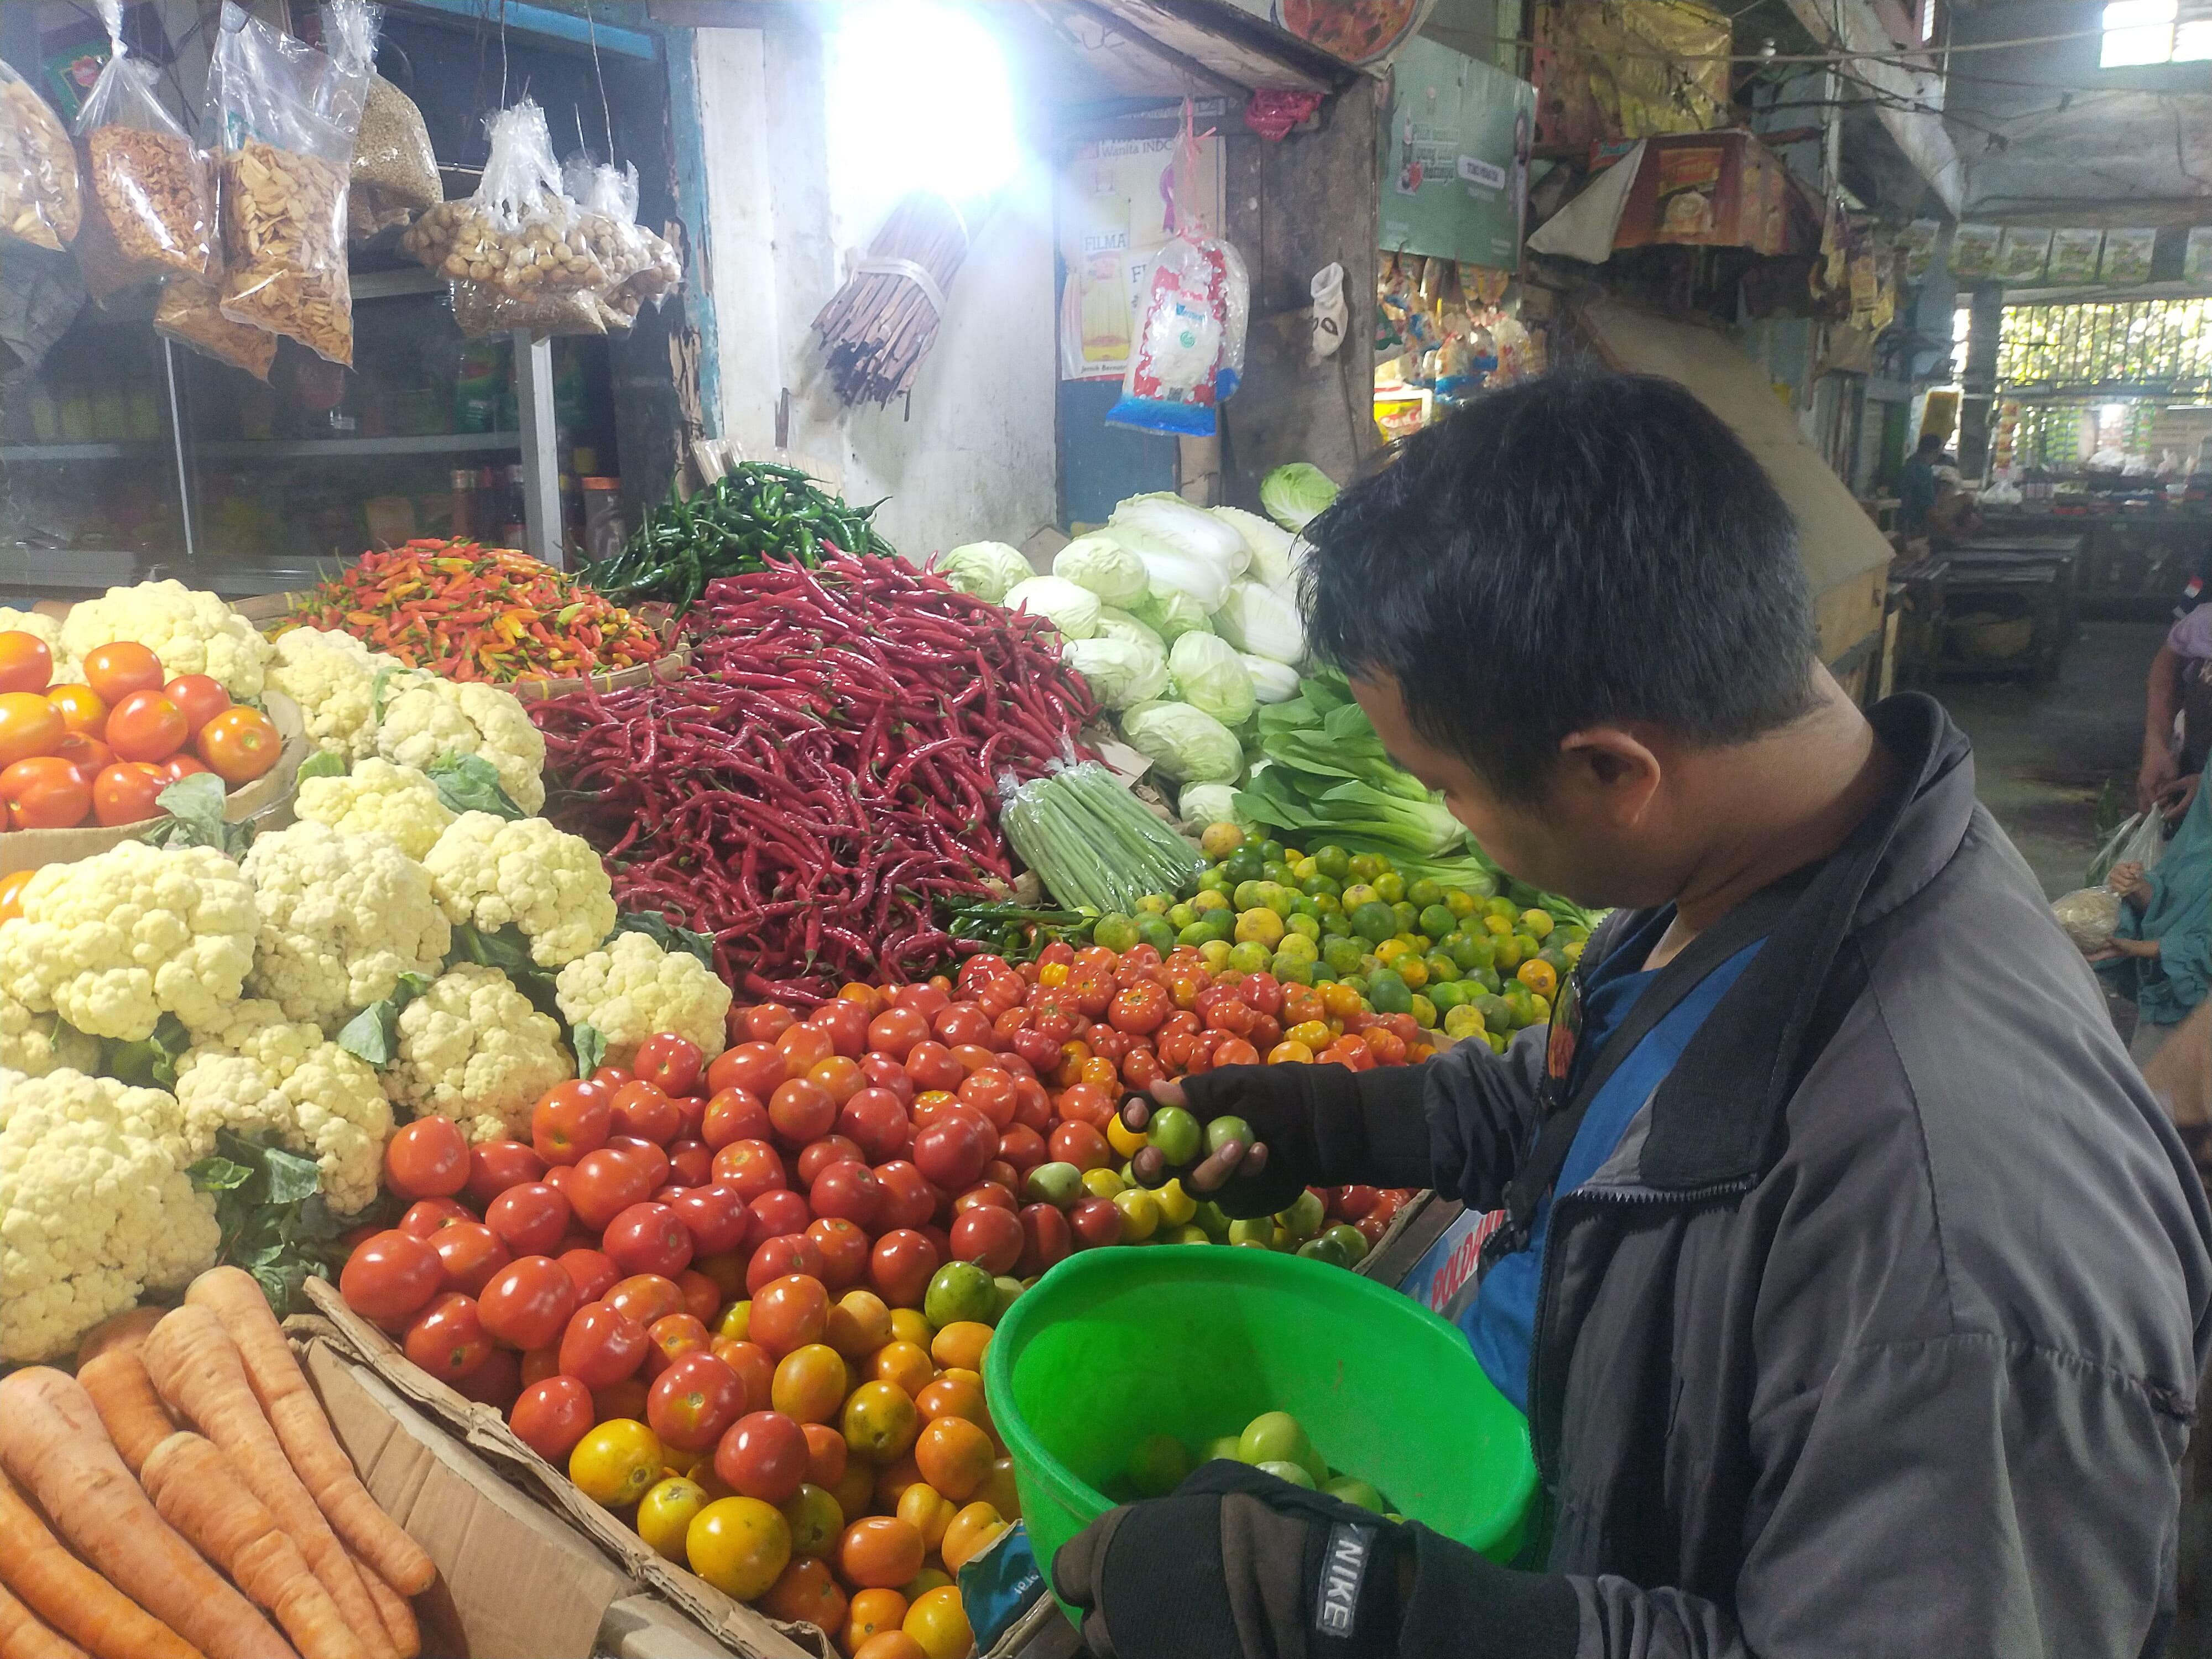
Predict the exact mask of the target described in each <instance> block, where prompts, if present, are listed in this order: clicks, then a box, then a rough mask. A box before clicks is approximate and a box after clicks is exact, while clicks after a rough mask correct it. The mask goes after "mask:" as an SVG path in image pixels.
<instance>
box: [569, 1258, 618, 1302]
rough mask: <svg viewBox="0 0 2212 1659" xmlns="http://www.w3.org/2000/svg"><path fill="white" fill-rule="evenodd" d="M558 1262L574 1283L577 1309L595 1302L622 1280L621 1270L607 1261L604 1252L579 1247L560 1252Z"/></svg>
mask: <svg viewBox="0 0 2212 1659" xmlns="http://www.w3.org/2000/svg"><path fill="white" fill-rule="evenodd" d="M558 1260H559V1261H560V1263H561V1270H562V1272H563V1273H567V1274H568V1277H569V1278H570V1279H574V1281H575V1285H576V1304H577V1306H579V1307H581V1306H583V1305H584V1304H586V1303H587V1302H597V1301H598V1300H599V1298H600V1297H603V1296H605V1295H606V1294H607V1292H609V1291H611V1290H613V1289H614V1287H615V1286H616V1285H617V1284H619V1283H620V1282H621V1280H622V1270H621V1269H620V1268H619V1267H616V1266H615V1264H614V1263H613V1262H612V1261H609V1260H608V1259H607V1255H606V1253H605V1251H604V1250H594V1249H588V1248H585V1247H581V1246H580V1247H578V1248H577V1249H572V1250H563V1251H562V1252H561V1255H560V1256H559V1258H558Z"/></svg>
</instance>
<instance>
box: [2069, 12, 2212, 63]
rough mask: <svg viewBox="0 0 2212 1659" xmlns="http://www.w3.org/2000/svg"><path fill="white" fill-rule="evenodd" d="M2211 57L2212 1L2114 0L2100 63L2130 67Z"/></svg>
mask: <svg viewBox="0 0 2212 1659" xmlns="http://www.w3.org/2000/svg"><path fill="white" fill-rule="evenodd" d="M2204 58H2212V0H2112V3H2111V4H2110V5H2108V6H2106V8H2105V15H2104V41H2103V50H2102V52H2100V54H2099V56H2098V59H2097V61H2098V64H2099V66H2100V68H2104V69H2128V68H2132V67H2134V66H2136V65H2137V64H2182V63H2191V62H2195V61H2198V60H2202V59H2204Z"/></svg>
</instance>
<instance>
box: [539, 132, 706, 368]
mask: <svg viewBox="0 0 2212 1659" xmlns="http://www.w3.org/2000/svg"><path fill="white" fill-rule="evenodd" d="M561 178H562V184H563V185H565V187H566V188H567V190H568V194H569V195H570V196H571V197H574V199H575V200H576V202H577V203H578V204H580V206H581V207H582V209H583V210H584V211H585V212H586V214H588V215H591V216H594V217H596V218H599V219H604V220H605V222H606V224H607V225H608V227H609V234H610V238H611V245H612V247H613V249H614V252H613V253H612V254H611V256H610V258H608V260H607V261H606V264H607V281H606V283H605V286H603V287H602V288H600V289H599V291H598V299H599V303H600V305H601V307H602V309H603V311H604V313H605V323H606V325H607V326H608V327H609V328H611V329H622V328H628V327H629V325H631V324H632V323H634V322H635V321H636V320H637V313H638V312H639V311H640V309H641V308H642V307H643V306H644V304H645V302H646V301H648V300H649V301H652V302H653V304H655V305H658V304H659V303H660V301H663V300H665V299H666V298H667V297H668V295H671V294H673V293H674V292H675V291H676V290H677V289H679V288H681V287H682V286H683V285H684V268H683V266H682V264H680V263H679V262H678V259H677V257H676V250H675V248H673V247H672V246H670V245H669V242H668V240H667V239H666V238H665V237H663V236H658V235H655V234H653V232H652V231H649V230H647V228H645V227H644V226H643V225H641V224H640V223H638V222H637V167H636V166H635V164H634V163H627V162H626V163H624V164H623V166H621V167H616V166H615V165H614V164H613V163H612V162H607V161H601V162H595V161H592V158H591V157H590V156H589V155H583V154H578V155H572V156H570V157H569V158H568V161H566V162H565V163H564V164H563V165H562V172H561Z"/></svg>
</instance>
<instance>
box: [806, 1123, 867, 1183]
mask: <svg viewBox="0 0 2212 1659" xmlns="http://www.w3.org/2000/svg"><path fill="white" fill-rule="evenodd" d="M860 1155H861V1154H860V1147H859V1146H857V1145H855V1144H854V1142H852V1141H850V1140H848V1139H845V1137H844V1136H842V1135H824V1136H823V1137H822V1139H819V1140H812V1141H809V1142H808V1143H807V1144H806V1146H805V1148H804V1150H802V1151H801V1152H799V1185H800V1186H801V1187H803V1188H806V1189H807V1190H808V1191H809V1192H811V1191H812V1190H813V1187H814V1182H815V1180H816V1179H817V1177H818V1176H820V1175H821V1173H822V1172H823V1170H826V1169H828V1168H829V1166H830V1165H831V1164H842V1163H844V1162H845V1161H846V1160H847V1159H848V1158H859V1157H860Z"/></svg>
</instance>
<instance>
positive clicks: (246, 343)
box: [154, 276, 276, 380]
mask: <svg viewBox="0 0 2212 1659" xmlns="http://www.w3.org/2000/svg"><path fill="white" fill-rule="evenodd" d="M154 331H155V333H156V334H162V335H166V336H167V337H169V338H170V339H172V340H174V341H175V342H177V343H178V344H179V345H187V346H190V347H191V348H192V349H193V350H195V351H197V352H199V353H201V354H202V355H203V356H209V357H212V358H214V359H215V360H216V362H219V363H228V365H229V366H230V367H231V368H242V369H244V370H245V371H246V373H247V374H251V375H252V376H253V378H254V379H255V380H267V379H268V378H269V366H270V364H271V363H273V362H276V336H275V335H274V334H271V333H270V332H269V331H267V330H266V329H260V328H256V327H255V326H254V325H252V324H251V323H236V322H233V321H232V320H231V319H229V318H228V317H227V316H225V315H224V314H223V309H222V283H221V281H220V280H219V279H218V280H215V281H210V280H207V279H205V278H203V277H198V276H172V277H170V278H169V280H168V281H167V282H166V283H162V284H161V301H160V303H158V304H157V305H155V307H154Z"/></svg>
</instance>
